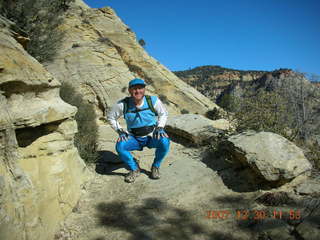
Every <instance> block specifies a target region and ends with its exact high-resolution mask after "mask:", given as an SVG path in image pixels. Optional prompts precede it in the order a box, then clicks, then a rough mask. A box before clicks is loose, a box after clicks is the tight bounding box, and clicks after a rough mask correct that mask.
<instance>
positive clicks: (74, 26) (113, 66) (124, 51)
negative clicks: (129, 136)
mask: <svg viewBox="0 0 320 240" xmlns="http://www.w3.org/2000/svg"><path fill="white" fill-rule="evenodd" d="M61 28H62V29H63V30H65V31H66V32H67V36H66V41H65V43H64V45H63V47H62V48H61V49H60V51H59V55H58V57H57V58H56V59H55V60H54V61H53V62H52V63H49V64H47V65H46V67H47V69H48V70H49V71H50V72H51V73H52V74H53V75H54V76H55V77H57V79H58V80H59V81H61V82H69V83H72V84H73V85H74V86H77V89H78V91H79V92H80V93H82V94H84V95H86V97H87V98H88V99H89V101H91V102H94V103H95V104H96V109H97V112H98V115H99V116H100V117H103V116H104V115H105V113H104V111H105V110H107V109H108V108H109V107H110V106H112V105H113V104H114V103H115V102H116V100H119V99H120V98H123V97H124V96H127V95H128V93H127V85H128V82H129V80H131V79H133V78H135V77H139V78H142V79H144V80H146V81H147V83H148V86H147V93H148V94H155V95H158V96H160V98H161V99H163V101H164V102H165V103H166V104H167V107H168V109H169V112H171V113H180V111H181V110H182V109H186V110H188V111H189V112H198V113H200V114H201V113H205V112H206V111H207V110H208V109H212V108H214V107H217V106H216V105H215V104H214V103H212V102H211V101H210V100H209V99H208V98H206V97H204V96H203V95H202V94H200V93H199V92H198V91H197V90H195V89H194V88H192V87H190V86H189V85H187V84H186V83H185V82H183V81H181V80H180V79H179V78H178V77H176V76H175V75H174V74H173V73H172V72H170V71H169V70H168V69H166V68H165V67H164V66H163V65H161V64H160V63H159V62H158V61H156V60H155V59H153V58H152V57H150V56H149V55H148V54H147V53H146V51H145V50H144V49H143V48H142V47H141V46H140V45H139V43H138V42H137V40H136V37H135V34H134V33H133V32H132V31H131V29H130V28H129V27H128V26H126V25H125V24H124V23H122V21H121V20H120V19H119V18H118V17H117V15H116V14H115V12H114V11H113V10H112V9H111V8H109V7H105V8H101V9H91V8H89V7H86V6H84V5H83V4H82V5H81V6H80V5H79V4H78V5H76V6H74V7H73V8H72V9H70V10H69V11H68V13H67V14H66V17H65V23H64V25H63V26H62V27H61Z"/></svg>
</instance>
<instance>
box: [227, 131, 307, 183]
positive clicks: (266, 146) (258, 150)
mask: <svg viewBox="0 0 320 240" xmlns="http://www.w3.org/2000/svg"><path fill="white" fill-rule="evenodd" d="M223 145H224V147H226V149H225V150H226V151H228V152H229V153H230V154H231V157H232V159H233V160H234V161H237V162H240V163H242V164H244V165H248V166H250V167H251V168H252V169H253V170H254V172H256V173H257V174H258V175H259V176H260V177H262V178H263V179H264V180H266V181H270V182H279V181H280V182H286V181H289V180H291V179H293V178H295V177H296V176H298V175H300V174H302V173H305V172H307V171H310V170H311V168H312V166H311V164H310V162H309V161H308V160H307V159H306V158H305V156H304V154H303V151H302V150H301V149H300V148H298V147H297V146H296V145H294V144H293V143H292V142H290V141H289V140H287V139H286V138H284V137H282V136H280V135H277V134H275V133H271V132H254V131H249V132H244V133H241V134H238V135H234V136H231V137H229V138H228V140H227V141H226V142H225V143H224V144H223Z"/></svg>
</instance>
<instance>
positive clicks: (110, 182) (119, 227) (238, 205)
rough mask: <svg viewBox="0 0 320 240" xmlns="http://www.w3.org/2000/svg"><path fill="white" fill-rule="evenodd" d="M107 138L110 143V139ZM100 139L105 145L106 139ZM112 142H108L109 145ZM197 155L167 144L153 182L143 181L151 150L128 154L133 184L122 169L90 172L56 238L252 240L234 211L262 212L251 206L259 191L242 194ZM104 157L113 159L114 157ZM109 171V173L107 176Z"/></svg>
mask: <svg viewBox="0 0 320 240" xmlns="http://www.w3.org/2000/svg"><path fill="white" fill-rule="evenodd" d="M107 138H109V140H111V139H115V136H108V137H107ZM104 140H105V142H108V139H104ZM112 141H114V140H111V141H109V143H110V144H111V143H112V144H113V145H114V142H112ZM201 151H202V150H201V149H200V150H199V149H191V148H186V147H184V146H182V145H180V144H177V143H174V142H171V151H170V154H169V156H168V157H167V159H166V160H165V162H164V163H163V164H162V167H161V179H159V180H152V179H150V178H149V173H150V167H151V164H152V160H153V152H154V150H150V149H147V148H146V149H145V150H144V151H142V152H135V154H134V155H135V157H136V158H137V159H139V160H140V166H141V168H142V169H143V173H142V175H141V176H140V177H139V178H138V179H137V180H136V181H135V182H134V183H130V184H128V183H125V182H124V174H125V173H126V172H127V170H126V169H125V168H124V165H119V164H118V165H116V164H113V165H108V166H105V169H104V170H101V166H100V170H99V172H100V174H99V173H95V178H94V180H93V181H92V182H91V183H90V185H88V187H87V189H86V193H85V194H84V195H83V197H82V198H81V200H80V201H79V204H78V206H77V207H76V208H75V209H74V211H73V213H72V214H70V216H69V217H68V218H67V220H66V221H65V222H64V224H63V226H62V228H61V230H60V231H59V232H58V233H57V237H56V239H60V240H61V239H72V240H108V239H110V240H111V239H112V240H125V239H130V240H149V239H150V240H151V239H152V240H154V239H155V240H161V239H163V240H164V239H185V240H193V239H194V240H202V239H203V240H205V239H229V240H233V239H255V238H257V228H250V226H249V225H250V224H251V221H249V220H238V219H237V214H236V211H237V209H244V210H249V211H250V217H253V214H254V213H253V211H254V209H262V207H263V206H259V205H258V204H257V203H256V202H255V201H254V199H255V198H256V197H257V196H259V195H261V191H244V190H245V188H244V187H245V186H246V187H247V189H249V188H250V186H248V184H242V183H241V178H240V176H238V175H237V174H236V173H235V172H232V171H230V170H228V167H226V166H224V165H223V163H219V161H218V160H216V159H210V156H206V157H205V158H206V159H204V156H203V154H201ZM108 154H109V156H113V157H114V158H117V156H116V155H115V154H114V152H109V153H108ZM201 160H204V162H207V163H208V162H209V163H211V165H210V164H205V163H204V162H203V161H201ZM208 166H211V167H208ZM112 168H113V169H114V170H113V171H112V173H107V170H108V171H110V170H111V169H112ZM223 169H224V170H223ZM93 171H94V169H93ZM208 211H215V213H217V212H218V211H220V217H221V218H224V219H221V218H211V219H208V218H207V217H206V216H207V214H208ZM222 211H225V212H224V213H226V214H223V212H222ZM227 211H228V212H229V214H227V213H228V212H227ZM211 213H213V212H211ZM261 221H265V222H266V221H268V222H270V221H272V222H273V226H272V227H271V228H273V227H275V225H274V223H275V222H279V221H278V220H276V219H271V217H269V219H264V220H261ZM258 225H259V224H258ZM258 225H257V226H258ZM277 226H278V225H277ZM269 228H270V226H269Z"/></svg>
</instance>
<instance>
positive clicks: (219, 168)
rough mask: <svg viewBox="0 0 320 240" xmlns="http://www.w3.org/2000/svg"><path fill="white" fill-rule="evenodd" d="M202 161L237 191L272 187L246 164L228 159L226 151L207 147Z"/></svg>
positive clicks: (229, 186) (251, 190) (252, 190)
mask: <svg viewBox="0 0 320 240" xmlns="http://www.w3.org/2000/svg"><path fill="white" fill-rule="evenodd" d="M202 162H203V163H205V164H206V165H207V167H209V168H211V169H212V170H214V171H216V172H217V173H218V175H219V176H220V177H221V179H222V181H223V183H224V184H225V185H226V186H227V187H228V188H230V189H232V190H233V191H235V192H254V191H257V190H259V189H263V190H270V189H272V187H271V186H269V185H268V184H267V183H265V182H264V181H263V180H262V179H259V178H258V177H257V176H256V175H255V174H254V172H253V171H252V170H251V169H250V168H249V167H246V166H242V165H240V164H238V163H234V162H232V161H230V160H228V156H227V153H226V152H223V151H221V150H219V151H218V150H217V151H213V150H210V149H207V150H206V151H205V152H204V153H203V156H202Z"/></svg>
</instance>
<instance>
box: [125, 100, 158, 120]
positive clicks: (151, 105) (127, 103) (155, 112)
mask: <svg viewBox="0 0 320 240" xmlns="http://www.w3.org/2000/svg"><path fill="white" fill-rule="evenodd" d="M145 97H146V100H147V104H148V107H149V109H150V110H151V111H152V112H153V113H154V114H155V115H156V116H158V113H157V111H156V110H155V109H154V107H153V103H152V99H151V96H149V95H145ZM129 98H130V97H125V98H124V99H122V100H121V102H123V115H125V114H126V113H128V107H129ZM142 110H147V109H141V110H140V111H142Z"/></svg>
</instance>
